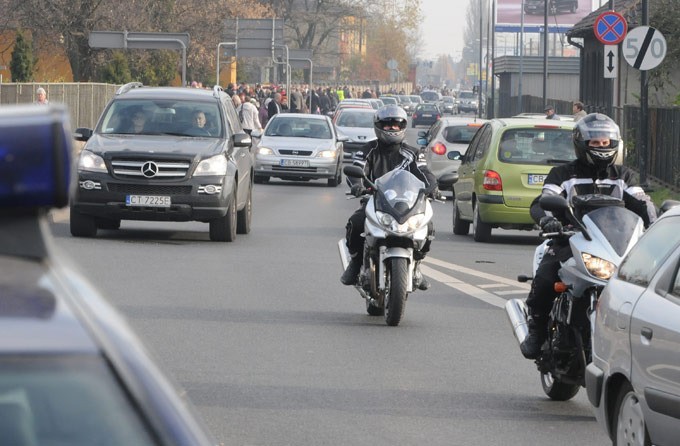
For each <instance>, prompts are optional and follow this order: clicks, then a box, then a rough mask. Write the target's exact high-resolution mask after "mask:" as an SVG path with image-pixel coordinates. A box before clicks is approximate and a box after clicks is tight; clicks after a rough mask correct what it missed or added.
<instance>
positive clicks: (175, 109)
mask: <svg viewBox="0 0 680 446" xmlns="http://www.w3.org/2000/svg"><path fill="white" fill-rule="evenodd" d="M97 131H98V132H99V133H105V134H114V133H116V134H121V133H122V134H136V135H159V134H168V135H178V136H204V137H213V138H218V137H221V136H222V117H221V116H220V111H219V108H218V106H217V103H215V102H199V101H184V100H166V99H164V100H162V101H157V100H152V99H134V100H131V99H127V100H126V99H121V100H117V101H114V102H113V103H112V104H111V106H110V107H109V108H108V110H106V112H105V113H104V116H103V118H102V120H101V123H100V126H99V127H98V129H97Z"/></svg>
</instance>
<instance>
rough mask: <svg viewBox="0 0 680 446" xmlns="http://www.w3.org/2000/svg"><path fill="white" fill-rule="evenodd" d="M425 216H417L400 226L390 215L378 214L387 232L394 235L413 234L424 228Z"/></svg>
mask: <svg viewBox="0 0 680 446" xmlns="http://www.w3.org/2000/svg"><path fill="white" fill-rule="evenodd" d="M424 218H425V214H416V215H412V216H411V217H409V219H408V220H406V222H405V223H403V224H399V223H397V221H396V220H395V219H394V217H392V216H391V215H390V214H385V213H384V212H378V220H379V221H380V224H382V225H383V226H384V227H385V228H386V229H387V230H389V231H390V232H394V233H397V234H399V233H406V232H413V231H415V230H416V229H418V228H420V227H421V226H422V222H423V219H424Z"/></svg>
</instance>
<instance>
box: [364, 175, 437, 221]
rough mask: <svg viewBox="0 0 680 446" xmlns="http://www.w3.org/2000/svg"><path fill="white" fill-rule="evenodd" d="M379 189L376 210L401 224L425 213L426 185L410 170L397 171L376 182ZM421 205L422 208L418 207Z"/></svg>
mask: <svg viewBox="0 0 680 446" xmlns="http://www.w3.org/2000/svg"><path fill="white" fill-rule="evenodd" d="M375 186H376V189H377V194H376V200H375V210H376V211H380V212H386V213H388V214H390V215H392V216H393V217H394V218H395V219H396V220H397V221H398V222H399V223H403V222H405V221H406V219H407V218H408V217H410V216H411V215H413V214H417V213H419V212H424V209H422V204H423V203H424V201H423V200H422V198H421V197H423V196H424V194H423V189H424V188H425V183H423V182H422V181H420V180H419V179H418V177H416V176H415V175H413V174H412V173H411V172H409V171H408V170H402V169H395V170H392V171H390V172H388V173H386V174H385V175H383V176H381V177H380V178H378V179H377V180H376V181H375ZM417 204H421V206H417Z"/></svg>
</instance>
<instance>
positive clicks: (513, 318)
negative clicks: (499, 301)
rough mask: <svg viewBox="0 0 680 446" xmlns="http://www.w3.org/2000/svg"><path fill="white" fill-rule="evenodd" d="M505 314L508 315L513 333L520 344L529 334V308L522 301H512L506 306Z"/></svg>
mask: <svg viewBox="0 0 680 446" xmlns="http://www.w3.org/2000/svg"><path fill="white" fill-rule="evenodd" d="M505 313H506V314H507V315H508V320H509V321H510V325H512V331H513V332H514V333H515V338H516V339H517V342H519V343H520V344H521V343H522V342H524V339H525V338H526V337H527V335H528V334H529V325H528V323H527V306H526V304H525V303H524V300H522V299H510V300H509V301H508V302H507V303H506V304H505Z"/></svg>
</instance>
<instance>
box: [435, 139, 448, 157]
mask: <svg viewBox="0 0 680 446" xmlns="http://www.w3.org/2000/svg"><path fill="white" fill-rule="evenodd" d="M432 151H433V152H434V153H436V154H437V155H446V146H445V145H444V144H442V143H440V142H438V143H437V144H435V145H433V146H432Z"/></svg>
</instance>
